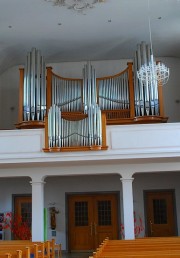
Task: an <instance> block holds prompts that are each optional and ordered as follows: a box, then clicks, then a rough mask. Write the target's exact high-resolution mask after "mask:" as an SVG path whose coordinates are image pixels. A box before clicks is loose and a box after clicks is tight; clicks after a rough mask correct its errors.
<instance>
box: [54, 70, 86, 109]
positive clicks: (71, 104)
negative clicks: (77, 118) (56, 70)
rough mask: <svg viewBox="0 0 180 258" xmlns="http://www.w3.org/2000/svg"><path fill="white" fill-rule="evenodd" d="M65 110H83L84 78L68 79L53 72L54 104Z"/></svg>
mask: <svg viewBox="0 0 180 258" xmlns="http://www.w3.org/2000/svg"><path fill="white" fill-rule="evenodd" d="M54 104H55V105H58V107H60V108H61V111H62V112H63V111H64V112H81V111H82V80H81V79H71V80H69V79H66V78H62V77H60V76H57V75H55V74H52V105H54Z"/></svg>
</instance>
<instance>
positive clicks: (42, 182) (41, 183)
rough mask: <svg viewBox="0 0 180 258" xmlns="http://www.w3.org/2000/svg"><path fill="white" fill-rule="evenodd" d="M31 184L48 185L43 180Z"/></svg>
mask: <svg viewBox="0 0 180 258" xmlns="http://www.w3.org/2000/svg"><path fill="white" fill-rule="evenodd" d="M29 183H30V184H31V185H44V184H46V182H45V181H43V180H39V181H34V180H32V181H30V182H29Z"/></svg>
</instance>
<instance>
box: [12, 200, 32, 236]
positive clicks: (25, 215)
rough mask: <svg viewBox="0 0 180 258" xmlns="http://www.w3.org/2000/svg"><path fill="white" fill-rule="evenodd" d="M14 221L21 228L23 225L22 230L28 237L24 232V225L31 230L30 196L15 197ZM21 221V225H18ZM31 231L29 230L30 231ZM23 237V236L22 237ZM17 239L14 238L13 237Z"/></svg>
mask: <svg viewBox="0 0 180 258" xmlns="http://www.w3.org/2000/svg"><path fill="white" fill-rule="evenodd" d="M14 219H15V220H16V221H17V222H16V223H18V224H19V227H21V225H22V223H24V226H23V227H24V228H23V229H24V230H25V232H26V233H27V235H28V236H29V232H27V230H26V225H27V226H28V227H29V228H30V229H31V222H32V198H31V196H15V197H14ZM19 221H21V222H22V223H19ZM30 231H31V230H30ZM24 237H25V236H24ZM14 238H15V239H17V237H16V236H14Z"/></svg>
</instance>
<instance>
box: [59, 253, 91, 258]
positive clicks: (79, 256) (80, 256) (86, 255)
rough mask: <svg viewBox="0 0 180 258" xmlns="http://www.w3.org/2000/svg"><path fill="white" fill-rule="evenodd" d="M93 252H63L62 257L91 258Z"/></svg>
mask: <svg viewBox="0 0 180 258" xmlns="http://www.w3.org/2000/svg"><path fill="white" fill-rule="evenodd" d="M91 255H92V252H91V253H63V255H62V258H89V256H91Z"/></svg>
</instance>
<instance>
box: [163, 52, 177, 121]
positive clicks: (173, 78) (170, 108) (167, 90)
mask: <svg viewBox="0 0 180 258" xmlns="http://www.w3.org/2000/svg"><path fill="white" fill-rule="evenodd" d="M160 60H161V61H162V62H163V63H164V64H165V65H166V66H167V67H168V68H169V70H170V77H169V81H168V83H167V84H165V85H164V86H163V93H164V111H165V115H166V116H168V117H169V120H168V122H178V121H180V83H179V73H180V58H172V57H166V58H160Z"/></svg>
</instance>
